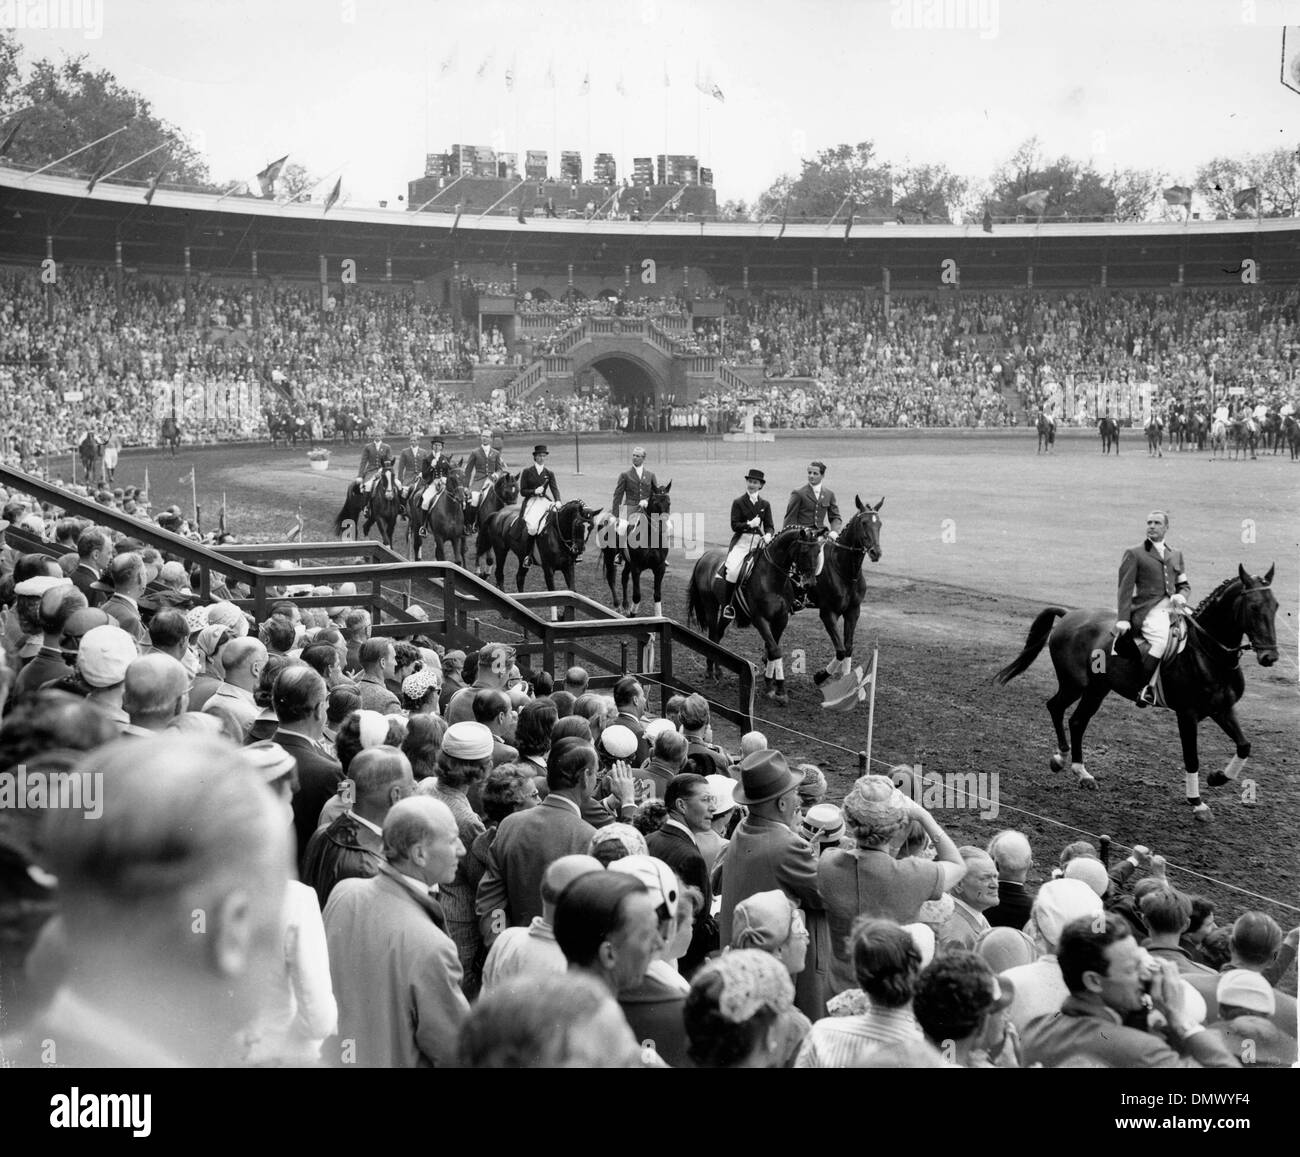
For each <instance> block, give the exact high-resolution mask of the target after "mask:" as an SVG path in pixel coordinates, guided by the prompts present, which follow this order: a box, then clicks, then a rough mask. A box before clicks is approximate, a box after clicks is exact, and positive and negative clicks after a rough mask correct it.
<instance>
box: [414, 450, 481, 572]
mask: <svg viewBox="0 0 1300 1157" xmlns="http://www.w3.org/2000/svg"><path fill="white" fill-rule="evenodd" d="M439 476H441V477H442V478H444V479H446V485H445V486H444V487H443V491H442V493H441V494H439V495H438V497H437V498H435V499H434V500H433V504H432V505H431V506H430V507H429V509H428V511H427V512H426V511H425V510H424V507H423V506H422V505H421V500H422V499H423V498H424V492H425V490H426V489H427V488H428V487H430V486H432V485H433V483H434V480H435V479H436V478H438V477H439ZM465 499H466V491H465V472H464V471H463V470H462V469H461V468H460V466H459V464H457V465H455V466H451V467H447V468H442V469H440V470H439V472H438V473H437V474H435V475H434V476H433V478H430V479H428V480H427V481H423V480H422V481H421V482H419V483H417V484H416V485H415V486H413V487H412V488H411V494H410V496H409V497H408V498H407V500H406V519H407V534H408V535H409V536H410V538H411V541H412V553H411V558H412V559H418V558H419V557H420V547H421V544H422V542H423V538H424V535H425V534H427V535H428V536H429V537H430V538H431V539H433V557H434V558H435V559H437V560H438V561H439V562H444V561H445V559H444V556H443V553H442V544H443V543H444V542H449V543H451V554H452V561H454V562H455V564H456V565H457V566H460V567H463V566H464V565H465Z"/></svg>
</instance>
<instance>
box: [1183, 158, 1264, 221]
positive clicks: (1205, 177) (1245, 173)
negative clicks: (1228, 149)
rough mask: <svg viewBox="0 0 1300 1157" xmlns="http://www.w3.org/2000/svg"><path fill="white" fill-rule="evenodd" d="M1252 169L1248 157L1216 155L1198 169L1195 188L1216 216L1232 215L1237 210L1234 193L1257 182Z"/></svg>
mask: <svg viewBox="0 0 1300 1157" xmlns="http://www.w3.org/2000/svg"><path fill="white" fill-rule="evenodd" d="M1251 170H1252V166H1251V164H1250V161H1249V159H1248V158H1245V157H1214V158H1213V159H1212V160H1209V161H1207V162H1206V163H1205V164H1203V165H1202V166H1201V167H1200V168H1199V169H1197V170H1196V180H1195V182H1194V183H1193V188H1194V189H1195V191H1196V192H1198V193H1200V195H1201V196H1202V197H1204V198H1205V201H1206V203H1207V204H1208V205H1209V207H1210V210H1211V212H1213V214H1214V215H1215V216H1216V217H1232V216H1234V215H1235V214H1236V212H1237V209H1236V206H1235V205H1234V204H1233V203H1232V197H1233V194H1234V193H1236V192H1238V191H1240V190H1241V189H1245V188H1247V187H1249V186H1250V185H1253V184H1255V179H1254V177H1253V176H1252V172H1251ZM1251 212H1252V214H1253V212H1254V211H1253V210H1252V211H1251Z"/></svg>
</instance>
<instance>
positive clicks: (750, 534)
mask: <svg viewBox="0 0 1300 1157" xmlns="http://www.w3.org/2000/svg"><path fill="white" fill-rule="evenodd" d="M766 484H767V479H766V478H765V477H764V475H763V471H761V470H758V469H755V468H753V467H751V468H750V471H749V473H748V474H746V475H745V493H744V494H742V495H741V496H740V497H739V498H737V499H736V500H735V501H733V502H732V504H731V542H730V543H729V544H728V548H727V557H726V560H725V561H724V562H723V564H722V573H721V576H720V577H721V578H722V580H723V582H724V583H725V584H726V585H725V587H724V590H723V595H722V617H723V618H724V619H734V618H735V617H736V608H735V606H734V605H733V602H732V600H733V599H734V597H735V594H736V583H737V582H739V580H740V568H741V566H742V564H743V563H744V561H745V559H746V558H748V557H749V555H751V554H752V553H753V552H754V551H755V550H757V549H758V548H759V547H760V546H761V545H762V544H763V543H764V542H766V541H767V540H768V538H769V537H770V536H771V535H773V534H775V533H776V524H775V523H774V522H773V521H772V504H771V503H770V502H768V500H767V499H766V498H760V497H759V493H758V492H759V491H760V490H762V489H763V487H764V486H765V485H766Z"/></svg>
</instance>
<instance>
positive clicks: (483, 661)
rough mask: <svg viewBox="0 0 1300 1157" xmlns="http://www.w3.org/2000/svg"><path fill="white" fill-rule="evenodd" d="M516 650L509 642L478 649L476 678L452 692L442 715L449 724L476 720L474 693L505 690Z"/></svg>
mask: <svg viewBox="0 0 1300 1157" xmlns="http://www.w3.org/2000/svg"><path fill="white" fill-rule="evenodd" d="M514 658H515V649H514V648H513V647H512V646H510V644H509V643H487V644H485V645H484V646H482V647H480V648H479V650H478V655H477V659H478V667H477V669H476V670H475V672H474V681H473V683H471V684H470V685H469V686H468V687H465V686H462V687H461V688H460V689H459V690H457V691H456V693H455V694H454V695H452V697H451V699H450V700H449V702H448V704H447V708H446V710H445V711H444V712H443V717H444V718H445V719H446V720H447V722H448V723H465V722H473V720H474V696H475V695H477V694H478V693H479V692H480V691H504V690H505V689H506V684H507V683H508V682H509V679H510V667H511V664H512V663H513V662H514Z"/></svg>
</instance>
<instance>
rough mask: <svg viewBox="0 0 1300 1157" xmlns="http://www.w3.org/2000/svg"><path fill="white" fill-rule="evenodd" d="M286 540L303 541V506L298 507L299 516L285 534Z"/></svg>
mask: <svg viewBox="0 0 1300 1157" xmlns="http://www.w3.org/2000/svg"><path fill="white" fill-rule="evenodd" d="M285 541H286V542H301V541H302V507H301V506H300V507H298V517H297V519H296V520H295V521H294V524H293V526H291V527H290V528H289V530H288V532H287V534H286V535H285Z"/></svg>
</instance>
